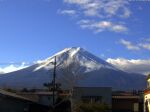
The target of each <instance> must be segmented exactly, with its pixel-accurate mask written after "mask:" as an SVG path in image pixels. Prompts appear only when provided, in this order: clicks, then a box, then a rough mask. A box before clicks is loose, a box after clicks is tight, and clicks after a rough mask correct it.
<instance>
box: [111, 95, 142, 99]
mask: <svg viewBox="0 0 150 112" xmlns="http://www.w3.org/2000/svg"><path fill="white" fill-rule="evenodd" d="M112 98H113V99H140V96H133V95H132V96H112Z"/></svg>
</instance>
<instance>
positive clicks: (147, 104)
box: [144, 74, 150, 112]
mask: <svg viewBox="0 0 150 112" xmlns="http://www.w3.org/2000/svg"><path fill="white" fill-rule="evenodd" d="M144 112H150V74H149V75H148V76H147V88H146V89H145V90H144Z"/></svg>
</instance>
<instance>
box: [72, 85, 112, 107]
mask: <svg viewBox="0 0 150 112" xmlns="http://www.w3.org/2000/svg"><path fill="white" fill-rule="evenodd" d="M73 101H74V102H78V101H82V102H88V103H93V102H94V103H101V104H102V103H103V104H107V105H109V106H110V107H111V102H112V101H111V87H74V89H73Z"/></svg>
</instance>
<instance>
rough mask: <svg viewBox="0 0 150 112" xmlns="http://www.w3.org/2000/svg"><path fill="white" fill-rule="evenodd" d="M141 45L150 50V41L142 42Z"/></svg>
mask: <svg viewBox="0 0 150 112" xmlns="http://www.w3.org/2000/svg"><path fill="white" fill-rule="evenodd" d="M139 46H140V47H142V48H144V49H147V50H150V43H140V44H139Z"/></svg>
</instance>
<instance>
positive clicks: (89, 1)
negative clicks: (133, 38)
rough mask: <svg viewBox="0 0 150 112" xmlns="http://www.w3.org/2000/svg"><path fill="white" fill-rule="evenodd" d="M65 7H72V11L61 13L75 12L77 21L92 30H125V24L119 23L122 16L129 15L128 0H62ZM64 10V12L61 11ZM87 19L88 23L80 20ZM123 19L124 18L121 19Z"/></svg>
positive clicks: (82, 26) (126, 29) (126, 16)
mask: <svg viewBox="0 0 150 112" xmlns="http://www.w3.org/2000/svg"><path fill="white" fill-rule="evenodd" d="M63 1H64V3H65V4H67V5H66V8H68V7H69V8H70V7H71V6H72V7H74V9H75V10H74V11H73V12H72V11H71V12H68V11H67V12H66V11H65V10H62V13H61V14H68V13H69V14H70V13H71V14H70V15H71V16H72V13H75V12H76V14H77V15H78V21H79V22H78V23H80V24H79V25H80V27H81V28H84V29H92V30H94V32H96V33H98V32H102V31H112V32H126V31H128V28H127V26H125V25H124V24H121V22H122V19H123V18H128V17H130V15H131V11H130V9H129V7H128V6H129V2H128V1H126V0H63ZM63 11H65V12H63ZM112 18H119V21H116V22H115V21H112V20H113V19H112ZM83 20H88V21H89V22H88V23H85V22H81V21H83ZM123 21H124V20H123Z"/></svg>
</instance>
